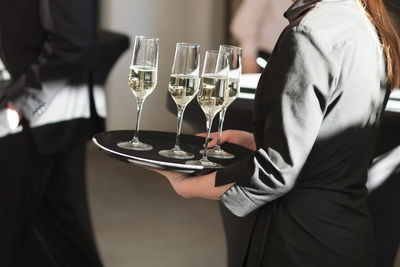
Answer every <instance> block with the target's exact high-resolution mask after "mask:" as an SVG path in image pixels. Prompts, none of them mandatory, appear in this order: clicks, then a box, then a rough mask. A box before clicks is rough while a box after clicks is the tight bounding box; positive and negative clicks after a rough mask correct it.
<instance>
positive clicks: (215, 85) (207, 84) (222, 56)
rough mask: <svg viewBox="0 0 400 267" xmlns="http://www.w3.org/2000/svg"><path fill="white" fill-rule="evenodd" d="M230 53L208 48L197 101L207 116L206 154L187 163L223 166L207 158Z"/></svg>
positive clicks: (223, 95)
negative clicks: (211, 131)
mask: <svg viewBox="0 0 400 267" xmlns="http://www.w3.org/2000/svg"><path fill="white" fill-rule="evenodd" d="M228 58H229V55H228V54H226V53H222V52H221V53H219V52H218V51H212V50H208V51H206V56H205V59H204V66H203V72H202V75H201V81H200V88H199V93H198V94H197V101H198V102H199V105H200V107H201V109H202V110H203V112H204V115H205V116H206V127H207V136H206V139H205V145H204V154H203V157H202V158H201V159H200V160H189V161H187V162H186V164H190V165H201V166H205V167H221V165H219V164H218V163H215V162H211V161H210V160H208V158H207V147H208V140H209V137H210V130H211V126H212V122H213V119H214V117H215V115H217V113H218V112H219V111H220V110H221V109H222V107H223V106H224V103H225V96H226V91H227V87H228V78H229V63H228Z"/></svg>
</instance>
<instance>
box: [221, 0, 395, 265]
mask: <svg viewBox="0 0 400 267" xmlns="http://www.w3.org/2000/svg"><path fill="white" fill-rule="evenodd" d="M285 16H286V17H287V18H288V19H289V22H290V23H289V26H288V27H287V28H286V29H285V30H284V31H283V33H282V34H281V37H280V39H279V40H278V43H277V45H276V47H275V49H274V51H273V53H272V56H271V58H270V60H269V62H268V65H267V68H266V69H265V70H264V72H263V73H262V75H261V78H260V82H259V84H258V87H257V93H256V99H255V107H254V119H253V126H254V136H255V140H256V144H257V151H256V152H255V153H254V155H253V156H252V157H249V158H247V159H246V160H243V161H240V162H237V163H236V164H234V165H232V166H230V167H228V168H225V169H222V170H219V171H218V172H217V179H216V186H219V185H222V184H227V183H230V182H236V184H235V185H234V186H233V187H231V188H230V189H229V190H228V191H227V192H226V193H225V194H224V195H223V196H222V197H221V199H220V200H221V203H222V204H223V207H222V211H223V219H224V222H225V225H226V231H227V238H228V254H229V257H230V258H229V267H234V266H249V267H256V266H268V267H275V266H278V267H281V266H299V267H312V266H315V267H320V266H324V267H327V266H332V267H333V266H340V267H367V266H374V260H375V241H374V237H373V230H372V226H371V222H370V217H369V213H368V209H367V206H366V198H367V189H366V187H365V183H366V178H367V168H368V165H369V163H370V160H371V158H372V151H373V148H374V143H375V139H376V135H377V129H378V126H379V120H380V117H381V113H382V111H383V108H384V106H385V103H386V100H387V96H388V85H387V83H386V74H385V61H384V57H383V56H384V55H383V53H382V51H381V46H380V43H379V39H378V37H377V34H376V32H375V31H374V28H373V26H372V24H371V23H370V22H369V21H368V20H367V19H366V17H365V16H364V13H363V12H362V11H361V9H360V8H359V7H358V5H357V4H356V1H355V0H322V1H310V0H308V1H306V0H298V1H296V2H295V3H294V4H293V5H292V6H291V7H290V8H289V10H288V11H287V12H286V13H285ZM233 214H234V215H233ZM235 215H236V216H239V217H243V218H239V217H235Z"/></svg>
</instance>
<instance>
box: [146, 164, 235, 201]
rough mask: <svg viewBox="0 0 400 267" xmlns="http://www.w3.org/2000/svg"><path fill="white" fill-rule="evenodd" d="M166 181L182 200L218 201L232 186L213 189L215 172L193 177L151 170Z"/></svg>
mask: <svg viewBox="0 0 400 267" xmlns="http://www.w3.org/2000/svg"><path fill="white" fill-rule="evenodd" d="M153 171H155V172H158V173H159V174H161V175H163V176H164V177H166V178H167V179H168V181H169V182H170V184H171V185H172V187H173V188H174V190H175V192H176V193H177V194H178V195H180V196H181V197H184V198H193V197H199V198H206V199H219V198H220V197H221V196H222V195H223V194H224V193H225V192H226V191H227V190H228V189H229V188H230V187H231V186H232V185H233V183H231V184H226V185H223V186H218V187H215V175H216V172H212V173H209V174H205V175H199V176H195V177H191V176H188V175H187V174H183V173H176V172H170V171H162V170H153Z"/></svg>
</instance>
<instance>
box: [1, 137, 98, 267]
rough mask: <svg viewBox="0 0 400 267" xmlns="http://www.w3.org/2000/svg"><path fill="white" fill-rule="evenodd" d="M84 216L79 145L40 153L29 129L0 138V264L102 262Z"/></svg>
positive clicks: (27, 265) (82, 162)
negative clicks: (61, 150)
mask: <svg viewBox="0 0 400 267" xmlns="http://www.w3.org/2000/svg"><path fill="white" fill-rule="evenodd" d="M88 214H89V213H88V206H87V199H86V184H85V144H79V145H75V146H72V147H70V148H68V149H66V150H65V151H63V152H62V153H57V154H41V153H39V152H38V151H37V149H36V147H35V145H34V142H33V139H32V136H31V134H30V131H29V130H24V131H23V132H22V133H18V134H15V135H11V136H7V137H4V138H1V139H0V259H1V266H4V267H9V266H10V267H14V266H18V267H19V266H22V267H31V266H32V267H33V266H35V267H36V266H41V267H47V266H66V267H67V266H68V267H72V266H73V267H80V266H82V267H83V266H85V267H92V266H93V267H95V266H96V267H97V266H102V264H101V261H100V259H99V256H98V253H97V250H96V245H95V241H94V238H93V233H92V230H91V224H90V219H89V215H88Z"/></svg>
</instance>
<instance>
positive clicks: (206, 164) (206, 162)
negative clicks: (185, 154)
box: [185, 158, 222, 168]
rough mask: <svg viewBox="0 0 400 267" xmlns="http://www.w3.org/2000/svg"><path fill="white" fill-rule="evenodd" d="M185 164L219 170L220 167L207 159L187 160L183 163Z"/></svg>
mask: <svg viewBox="0 0 400 267" xmlns="http://www.w3.org/2000/svg"><path fill="white" fill-rule="evenodd" d="M185 164H188V165H196V166H204V167H213V168H214V167H215V168H219V167H222V166H221V165H220V164H218V163H215V162H212V161H209V160H208V159H204V158H202V159H199V160H188V161H186V162H185Z"/></svg>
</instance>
